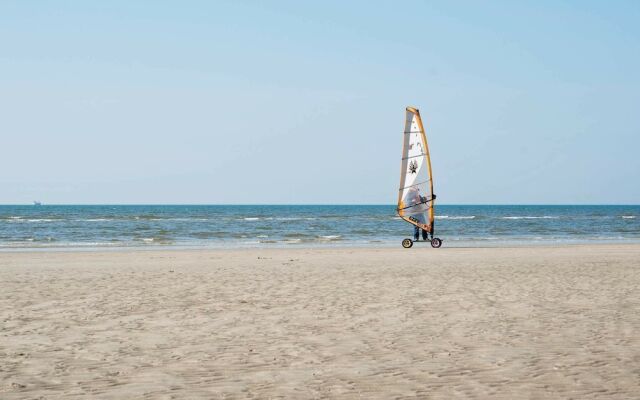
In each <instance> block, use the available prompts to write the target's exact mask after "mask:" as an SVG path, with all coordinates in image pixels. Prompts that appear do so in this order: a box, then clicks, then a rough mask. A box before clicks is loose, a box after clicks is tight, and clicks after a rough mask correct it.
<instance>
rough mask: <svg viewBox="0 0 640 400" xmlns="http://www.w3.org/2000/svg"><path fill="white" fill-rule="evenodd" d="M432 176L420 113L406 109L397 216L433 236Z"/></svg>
mask: <svg viewBox="0 0 640 400" xmlns="http://www.w3.org/2000/svg"><path fill="white" fill-rule="evenodd" d="M434 200H435V196H434V195H433V176H432V174H431V158H430V156H429V146H428V145H427V136H426V134H425V132H424V126H423V124H422V119H421V118H420V112H419V111H418V110H417V109H415V108H413V107H407V111H406V120H405V125H404V140H403V146H402V163H401V169H400V190H399V194H398V208H397V213H398V215H399V216H400V217H402V219H404V220H405V221H407V222H409V223H411V224H413V225H416V226H418V227H420V228H422V229H424V230H426V231H428V232H431V233H432V234H433V216H434V214H433V203H434Z"/></svg>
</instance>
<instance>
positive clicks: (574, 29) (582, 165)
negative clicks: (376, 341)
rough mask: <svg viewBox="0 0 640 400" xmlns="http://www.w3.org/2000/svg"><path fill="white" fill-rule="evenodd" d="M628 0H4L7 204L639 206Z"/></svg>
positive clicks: (1, 172)
mask: <svg viewBox="0 0 640 400" xmlns="http://www.w3.org/2000/svg"><path fill="white" fill-rule="evenodd" d="M637 21H640V3H639V2H635V1H629V2H622V1H617V2H616V1H613V2H602V1H601V2H589V1H573V2H568V1H536V2H533V1H531V2H528V3H527V2H510V1H505V2H475V1H469V2H440V1H431V2H427V1H420V2H412V1H406V2H402V3H397V2H364V1H363V2H339V1H335V2H333V1H323V2H313V3H312V2H300V1H271V2H257V1H256V2H249V1H228V2H225V1H215V2H209V1H202V2H197V1H186V2H177V1H175V2H168V1H165V2H160V1H153V2H152V1H148V2H144V1H109V2H98V1H73V2H72V1H69V2H64V1H56V2H53V1H51V2H48V1H29V2H25V1H3V2H0V48H1V51H0V109H1V110H2V112H1V117H0V148H1V149H0V151H1V154H2V156H1V157H0V203H27V202H31V201H32V200H41V201H43V202H45V203H73V204H78V203H200V204H215V203H369V204H371V203H387V204H392V203H394V202H395V200H396V195H397V186H398V179H399V168H400V151H401V137H402V129H403V119H404V108H405V106H407V105H414V106H416V107H418V108H420V110H421V113H422V115H423V117H424V118H425V123H426V128H427V130H428V132H427V134H428V137H429V142H430V147H431V152H432V162H433V168H434V181H435V187H436V193H437V194H438V198H439V200H440V201H441V202H442V203H447V204H463V203H467V204H469V203H470V204H474V203H492V204H510V203H525V204H535V203H542V204H554V203H578V204H579V203H591V204H594V203H611V204H613V203H624V204H637V203H640V200H639V199H640V184H638V181H639V180H640V179H639V178H640V157H639V156H638V153H639V149H640V117H639V115H638V105H639V104H640V73H639V72H638V71H640V25H639V24H638V23H637Z"/></svg>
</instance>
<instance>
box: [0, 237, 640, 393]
mask: <svg viewBox="0 0 640 400" xmlns="http://www.w3.org/2000/svg"><path fill="white" fill-rule="evenodd" d="M639 293H640V245H599V246H565V247H533V248H495V249H488V248H484V249H482V248H481V249H453V248H442V249H439V250H434V249H431V248H427V247H417V248H415V247H414V248H413V249H410V250H404V249H349V248H343V249H265V250H259V249H250V250H233V251H231V250H230V251H216V250H200V251H195V250H194V251H191V250H172V251H155V250H154V251H112V252H25V253H0V398H2V399H27V398H28V399H33V398H45V399H63V398H64V399H66V398H101V399H123V398H150V399H151V398H152V399H156V398H158V399H164V398H166V399H168V398H207V399H235V398H240V399H242V398H259V399H269V398H287V399H315V398H344V399H391V398H427V399H451V398H478V399H487V398H492V399H569V398H573V399H631V398H638V397H639V396H640V311H639V310H640V296H639Z"/></svg>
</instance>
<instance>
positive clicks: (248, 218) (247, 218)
mask: <svg viewBox="0 0 640 400" xmlns="http://www.w3.org/2000/svg"><path fill="white" fill-rule="evenodd" d="M243 219H244V220H245V221H258V220H259V219H260V218H258V217H245V218H243Z"/></svg>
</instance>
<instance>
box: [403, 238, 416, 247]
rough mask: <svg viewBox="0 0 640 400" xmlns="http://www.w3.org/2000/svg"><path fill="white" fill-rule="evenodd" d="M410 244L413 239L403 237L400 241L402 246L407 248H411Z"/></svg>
mask: <svg viewBox="0 0 640 400" xmlns="http://www.w3.org/2000/svg"><path fill="white" fill-rule="evenodd" d="M411 246H413V240H411V239H405V240H403V241H402V247H404V248H405V249H409V248H411Z"/></svg>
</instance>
